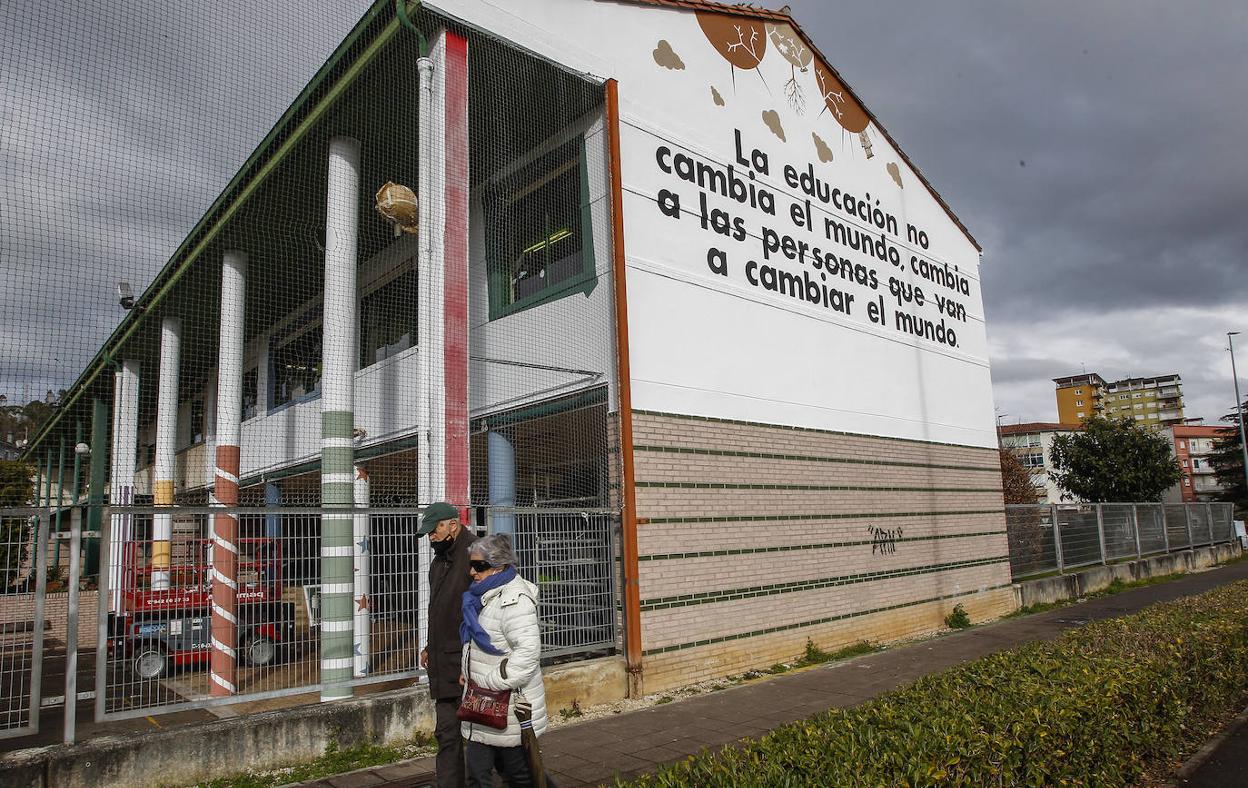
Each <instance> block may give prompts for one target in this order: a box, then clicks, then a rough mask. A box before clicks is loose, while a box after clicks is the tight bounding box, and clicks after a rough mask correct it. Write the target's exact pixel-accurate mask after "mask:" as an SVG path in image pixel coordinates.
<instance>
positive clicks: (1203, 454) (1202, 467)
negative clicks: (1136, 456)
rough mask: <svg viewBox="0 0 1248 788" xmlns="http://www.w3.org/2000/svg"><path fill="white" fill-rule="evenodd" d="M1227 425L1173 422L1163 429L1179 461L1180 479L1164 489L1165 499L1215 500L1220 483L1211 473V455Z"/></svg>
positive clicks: (1201, 501)
mask: <svg viewBox="0 0 1248 788" xmlns="http://www.w3.org/2000/svg"><path fill="white" fill-rule="evenodd" d="M1229 431H1231V428H1228V427H1206V426H1203V425H1199V426H1198V425H1182V424H1179V425H1175V426H1172V427H1168V428H1166V434H1167V435H1168V436H1169V438H1170V440H1171V446H1172V449H1171V450H1172V451H1173V453H1174V457H1175V458H1176V459H1177V460H1178V462H1179V470H1181V471H1182V472H1183V478H1182V480H1180V481H1179V483H1178V484H1176V485H1175V486H1174V487H1172V488H1170V490H1168V491H1167V492H1166V500H1167V501H1175V502H1178V501H1182V502H1183V503H1204V502H1207V501H1216V500H1218V496H1219V494H1220V493H1221V492H1222V486H1221V485H1219V484H1218V479H1217V476H1215V475H1214V470H1213V464H1212V463H1211V462H1210V455H1212V454H1213V451H1214V445H1215V444H1216V443H1217V441H1218V439H1219V438H1221V437H1222V436H1223V435H1224V434H1225V433H1227V432H1229Z"/></svg>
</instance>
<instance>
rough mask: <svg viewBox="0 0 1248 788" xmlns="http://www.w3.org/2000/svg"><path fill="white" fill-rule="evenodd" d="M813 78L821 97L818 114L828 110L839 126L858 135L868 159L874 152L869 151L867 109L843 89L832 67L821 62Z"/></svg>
mask: <svg viewBox="0 0 1248 788" xmlns="http://www.w3.org/2000/svg"><path fill="white" fill-rule="evenodd" d="M815 79H816V80H817V81H818V83H819V94H820V97H821V98H822V99H823V109H822V110H820V112H819V114H820V115H822V114H823V113H824V112H830V113H831V114H832V117H833V118H835V119H836V122H837V123H839V124H840V125H841V128H843V129H845V131H848V132H849V133H850V134H856V135H858V141H859V142H860V143H861V144H862V149H863V151H864V152H865V153H866V154H867V158H868V159H869V158H871V157H872V156H873V155H874V154H873V153H872V152H871V138H870V137H868V136H867V132H866V129H867V124H868V123H870V120H871V119H870V118H868V117H867V111H866V110H865V109H863V108H862V105H861V104H859V103H858V102H857V101H856V100H855V99H854V97H853V95H851V94H850V92H849V91H848V90H846V89H845V86H844V85H842V84H841V81H840V80H839V79H837V77H836V74H834V73H833V71H832V69H830V68H828V67H827V66H826V65H825V64H824V63H822V62H821V63H819V64H818V65H817V66H816V67H815Z"/></svg>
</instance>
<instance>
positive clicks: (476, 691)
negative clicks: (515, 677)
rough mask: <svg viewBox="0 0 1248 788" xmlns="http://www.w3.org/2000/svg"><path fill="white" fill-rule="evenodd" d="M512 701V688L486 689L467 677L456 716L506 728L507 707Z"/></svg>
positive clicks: (502, 728) (463, 719)
mask: <svg viewBox="0 0 1248 788" xmlns="http://www.w3.org/2000/svg"><path fill="white" fill-rule="evenodd" d="M510 703H511V690H509V689H508V690H492V689H486V688H485V687H482V686H481V685H480V684H477V683H476V682H475V681H473V680H472V679H465V683H464V696H463V698H461V699H460V701H459V711H457V712H456V713H455V716H456V717H458V718H459V720H460V721H461V722H473V723H476V724H478V725H484V726H486V727H487V728H495V729H497V730H500V731H501V730H506V729H507V707H508V706H509V705H510Z"/></svg>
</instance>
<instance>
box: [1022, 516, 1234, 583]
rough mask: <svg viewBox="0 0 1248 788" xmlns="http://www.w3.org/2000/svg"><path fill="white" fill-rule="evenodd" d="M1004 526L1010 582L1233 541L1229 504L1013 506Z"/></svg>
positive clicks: (1232, 524) (1232, 525)
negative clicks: (1008, 553) (1007, 540)
mask: <svg viewBox="0 0 1248 788" xmlns="http://www.w3.org/2000/svg"><path fill="white" fill-rule="evenodd" d="M1005 524H1006V533H1007V536H1008V539H1009V545H1010V570H1011V573H1012V574H1013V576H1014V579H1016V580H1018V579H1021V578H1025V577H1033V576H1035V575H1043V574H1051V573H1054V572H1056V573H1062V574H1064V573H1065V572H1067V571H1068V570H1072V569H1078V568H1080V567H1085V566H1092V565H1095V564H1108V563H1112V562H1114V561H1122V560H1126V559H1131V558H1141V557H1143V556H1146V555H1155V554H1158V553H1170V552H1175V551H1178V550H1187V549H1190V548H1192V547H1200V546H1203V545H1212V544H1218V543H1221V542H1230V541H1232V540H1234V538H1235V528H1234V523H1233V520H1232V504H1229V503H1179V504H1172V503H1165V504H1162V503H1098V504H1034V505H1031V504H1018V505H1010V506H1006V507H1005Z"/></svg>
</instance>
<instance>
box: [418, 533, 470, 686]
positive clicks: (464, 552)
mask: <svg viewBox="0 0 1248 788" xmlns="http://www.w3.org/2000/svg"><path fill="white" fill-rule="evenodd" d="M476 539H477V537H476V535H475V534H473V533H472V532H471V531H470V530H468V527H467V526H461V527H460V529H459V535H458V536H456V537H455V543H454V544H453V545H451V549H450V550H447V551H446V552H445V553H443V554H442V555H440V556H438V555H435V556H434V558H433V561H432V562H431V563H430V564H429V642H428V644H427V646H426V648H428V649H429V694H430V695H431V696H432V697H433V699H434V700H448V699H452V698H458V697H459V696H460V693H461V692H462V691H463V687H461V686H460V685H459V668H460V642H459V624H460V622H461V621H463V617H464V614H463V603H464V592H465V591H467V590H468V586H469V584H470V583H472V578H471V577H469V576H468V545H470V544H472V543H473V542H475V541H476Z"/></svg>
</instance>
